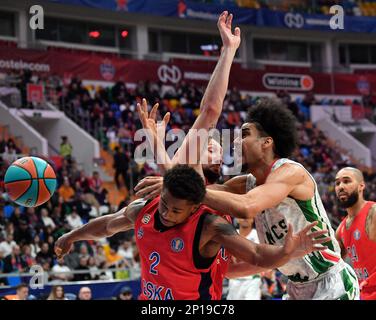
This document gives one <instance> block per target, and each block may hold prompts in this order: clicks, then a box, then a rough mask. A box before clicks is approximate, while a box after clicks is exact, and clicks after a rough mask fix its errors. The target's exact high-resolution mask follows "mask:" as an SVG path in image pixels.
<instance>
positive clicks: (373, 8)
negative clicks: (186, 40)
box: [194, 0, 376, 16]
mask: <svg viewBox="0 0 376 320" xmlns="http://www.w3.org/2000/svg"><path fill="white" fill-rule="evenodd" d="M194 1H195V2H201V3H206V4H222V5H229V4H235V5H238V6H239V7H242V8H251V9H270V10H278V11H289V12H300V13H308V14H329V9H330V7H331V6H333V5H341V6H342V7H343V9H344V12H345V13H346V14H347V15H350V16H376V2H375V1H374V0H368V1H361V0H345V1H338V0H284V1H280V0H194Z"/></svg>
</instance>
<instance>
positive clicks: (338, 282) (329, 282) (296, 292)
mask: <svg viewBox="0 0 376 320" xmlns="http://www.w3.org/2000/svg"><path fill="white" fill-rule="evenodd" d="M283 299H284V300H359V299H360V298H359V284H358V280H357V278H356V274H355V272H354V270H353V269H352V267H351V266H349V265H348V264H347V263H346V262H344V261H340V262H339V263H338V264H337V265H336V266H334V267H333V268H331V269H330V270H329V271H328V272H327V273H325V274H323V275H321V276H319V277H318V278H317V279H314V280H312V281H307V282H292V281H290V280H289V281H288V283H287V294H286V295H284V296H283Z"/></svg>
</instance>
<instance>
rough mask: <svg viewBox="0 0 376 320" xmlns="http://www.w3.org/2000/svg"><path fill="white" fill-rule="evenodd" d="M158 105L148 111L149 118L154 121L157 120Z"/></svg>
mask: <svg viewBox="0 0 376 320" xmlns="http://www.w3.org/2000/svg"><path fill="white" fill-rule="evenodd" d="M158 107H159V103H156V104H155V105H154V106H153V108H152V109H151V111H150V116H149V118H151V119H153V120H156V119H157V111H158Z"/></svg>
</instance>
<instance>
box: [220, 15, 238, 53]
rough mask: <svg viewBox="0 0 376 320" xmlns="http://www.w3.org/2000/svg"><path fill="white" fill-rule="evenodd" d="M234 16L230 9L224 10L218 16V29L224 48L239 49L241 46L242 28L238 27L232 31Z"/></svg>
mask: <svg viewBox="0 0 376 320" xmlns="http://www.w3.org/2000/svg"><path fill="white" fill-rule="evenodd" d="M232 18H233V15H232V14H229V13H228V11H223V12H222V14H221V15H220V16H219V18H218V23H217V26H218V29H219V33H220V34H221V38H222V43H223V47H224V48H233V49H234V50H236V49H238V48H239V46H240V40H241V38H240V28H239V27H236V28H235V30H234V33H233V32H232Z"/></svg>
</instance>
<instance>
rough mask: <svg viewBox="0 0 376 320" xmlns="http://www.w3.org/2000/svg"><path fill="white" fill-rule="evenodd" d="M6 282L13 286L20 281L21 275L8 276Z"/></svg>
mask: <svg viewBox="0 0 376 320" xmlns="http://www.w3.org/2000/svg"><path fill="white" fill-rule="evenodd" d="M7 279H8V284H9V285H10V286H11V287H15V286H17V285H19V284H20V283H21V277H19V276H14V277H8V278H7Z"/></svg>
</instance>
